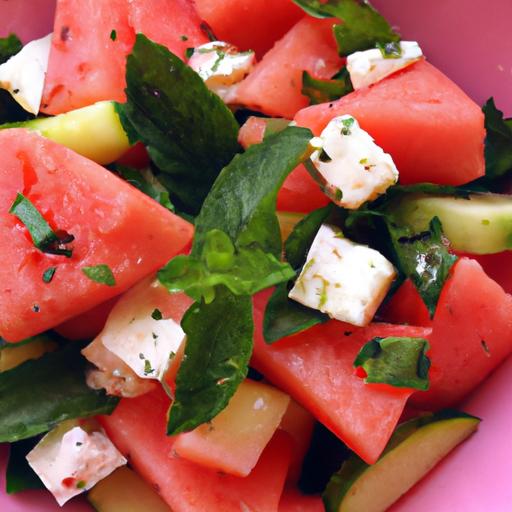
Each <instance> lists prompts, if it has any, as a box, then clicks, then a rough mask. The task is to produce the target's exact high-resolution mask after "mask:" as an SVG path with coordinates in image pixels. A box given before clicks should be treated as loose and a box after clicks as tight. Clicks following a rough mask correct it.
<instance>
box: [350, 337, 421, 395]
mask: <svg viewBox="0 0 512 512" xmlns="http://www.w3.org/2000/svg"><path fill="white" fill-rule="evenodd" d="M429 348H430V346H429V343H428V341H427V340H425V339H422V338H399V337H389V338H374V339H373V340H371V341H369V342H368V343H366V344H365V345H364V346H363V348H362V349H361V350H360V352H359V354H358V355H357V357H356V359H355V361H354V367H356V368H359V367H362V368H363V369H364V371H365V372H366V377H365V382H367V383H375V384H376V383H380V384H389V385H391V386H396V387H401V388H413V389H420V390H422V391H426V390H427V389H428V388H429V378H428V373H429V369H430V359H429V358H428V357H427V356H426V352H427V351H428V350H429Z"/></svg>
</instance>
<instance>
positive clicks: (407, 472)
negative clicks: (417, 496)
mask: <svg viewBox="0 0 512 512" xmlns="http://www.w3.org/2000/svg"><path fill="white" fill-rule="evenodd" d="M479 423H480V420H479V419H478V418H475V417H474V416H469V415H467V414H464V413H459V412H455V411H445V412H442V413H438V414H429V415H426V416H422V417H420V418H417V419H414V420H411V421H408V422H407V423H404V424H402V425H400V426H399V427H398V428H397V430H396V431H395V433H394V434H393V436H392V438H391V439H390V441H389V443H388V446H387V447H386V450H385V451H384V453H383V454H382V456H381V458H380V459H379V460H378V461H377V462H376V463H375V464H373V465H371V466H370V465H368V464H366V463H365V462H363V461H362V460H361V459H360V458H359V457H357V456H356V455H355V454H354V455H352V456H351V457H350V458H349V459H348V460H347V461H345V463H344V464H343V465H342V467H341V469H340V471H339V472H338V473H336V474H335V475H333V477H332V478H331V480H330V482H329V484H328V486H327V488H326V490H325V493H324V497H323V498H324V503H325V506H326V510H327V512H361V511H364V512H384V511H385V510H387V508H388V507H389V506H390V505H391V504H393V503H394V502H395V501H396V500H398V499H399V498H400V496H402V495H403V494H405V493H406V492H407V491H408V490H409V489H410V488H411V487H412V486H413V485H414V484H416V483H417V482H418V481H419V480H421V478H423V476H425V475H426V474H427V473H428V472H429V471H430V470H431V469H432V468H433V467H434V466H435V465H436V464H437V463H438V462H440V461H441V460H442V459H443V458H444V457H445V456H446V455H447V454H448V453H449V452H450V451H451V450H452V449H453V448H455V447H456V446H457V445H458V444H459V443H461V442H462V441H464V439H466V438H467V437H469V436H470V435H471V434H472V433H473V432H475V431H476V429H477V428H478V424H479Z"/></svg>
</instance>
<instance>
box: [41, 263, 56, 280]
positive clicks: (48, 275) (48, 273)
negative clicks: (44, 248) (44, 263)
mask: <svg viewBox="0 0 512 512" xmlns="http://www.w3.org/2000/svg"><path fill="white" fill-rule="evenodd" d="M56 271H57V267H48V268H47V269H46V270H45V271H44V272H43V282H44V283H51V282H52V279H53V276H54V275H55V272H56Z"/></svg>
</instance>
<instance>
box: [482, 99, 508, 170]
mask: <svg viewBox="0 0 512 512" xmlns="http://www.w3.org/2000/svg"><path fill="white" fill-rule="evenodd" d="M482 110H483V112H484V114H485V129H486V130H487V136H486V138H485V167H486V169H485V175H486V178H490V179H494V178H499V177H501V176H503V175H504V174H506V173H507V172H508V171H511V170H512V119H503V112H501V111H500V110H498V109H497V108H496V105H495V104H494V99H493V98H490V99H489V100H488V101H487V103H486V104H485V105H484V107H483V109H482Z"/></svg>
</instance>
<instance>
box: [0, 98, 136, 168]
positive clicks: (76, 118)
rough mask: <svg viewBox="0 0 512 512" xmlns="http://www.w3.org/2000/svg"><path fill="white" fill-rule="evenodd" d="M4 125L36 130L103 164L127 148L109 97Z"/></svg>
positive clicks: (126, 142)
mask: <svg viewBox="0 0 512 512" xmlns="http://www.w3.org/2000/svg"><path fill="white" fill-rule="evenodd" d="M6 128H26V129H27V130H30V131H37V132H39V133H40V134H41V135H42V136H43V137H46V138H47V139H51V140H53V141H55V142H58V143H59V144H62V145H63V146H66V147H68V148H69V149H72V150H73V151H75V152H77V153H79V154H80V155H82V156H85V157H87V158H89V159H90V160H94V161H95V162H97V163H99V164H102V165H104V164H109V163H111V162H113V161H114V160H117V159H118V158H119V157H120V156H122V155H123V154H124V153H126V151H127V150H128V149H129V148H130V143H129V142H128V137H127V136H126V133H125V132H124V130H123V127H122V125H121V121H120V120H119V116H118V114H117V112H116V109H115V106H114V103H113V102H111V101H100V102H99V103H95V104H94V105H89V106H88V107H84V108H79V109H78V110H72V111H71V112H67V113H65V114H59V115H58V116H55V117H40V118H37V119H33V120H31V121H23V122H20V123H11V124H6V125H3V126H0V129H6Z"/></svg>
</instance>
